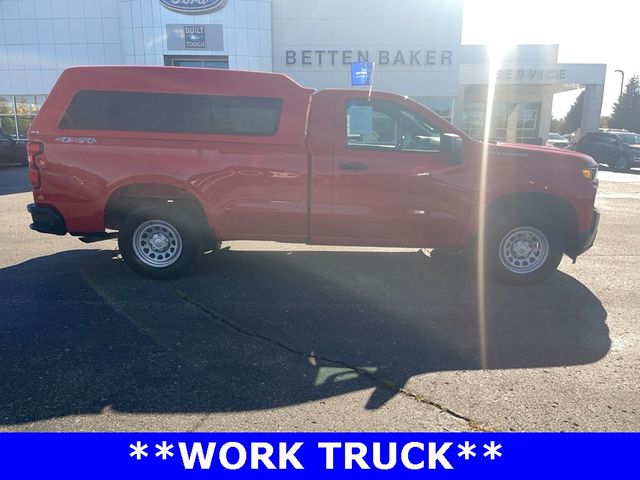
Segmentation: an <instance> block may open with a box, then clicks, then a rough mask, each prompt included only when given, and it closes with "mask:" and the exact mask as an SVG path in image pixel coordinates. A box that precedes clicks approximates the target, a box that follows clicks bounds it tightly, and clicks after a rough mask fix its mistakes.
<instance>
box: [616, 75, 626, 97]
mask: <svg viewBox="0 0 640 480" xmlns="http://www.w3.org/2000/svg"><path fill="white" fill-rule="evenodd" d="M615 73H621V74H622V78H621V79H620V97H619V98H622V90H623V88H624V70H616V71H615Z"/></svg>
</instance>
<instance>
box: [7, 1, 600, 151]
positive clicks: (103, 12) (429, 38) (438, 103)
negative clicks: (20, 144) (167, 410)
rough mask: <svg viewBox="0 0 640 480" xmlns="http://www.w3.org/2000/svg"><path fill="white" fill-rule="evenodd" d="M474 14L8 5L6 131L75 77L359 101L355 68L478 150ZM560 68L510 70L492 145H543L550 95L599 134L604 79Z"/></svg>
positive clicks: (367, 4)
mask: <svg viewBox="0 0 640 480" xmlns="http://www.w3.org/2000/svg"><path fill="white" fill-rule="evenodd" d="M463 8H464V4H463V1H462V0H448V1H446V2H445V1H442V0H397V1H395V2H389V1H388V0H349V1H345V0H314V1H310V0H90V1H89V0H87V1H85V0H0V124H1V125H2V128H3V129H4V130H5V131H6V132H7V133H9V134H11V135H14V136H16V137H25V136H26V132H27V130H28V127H29V124H30V122H31V120H32V119H33V117H34V115H35V114H36V113H37V112H38V109H39V108H40V105H41V104H42V102H43V101H44V100H45V99H46V95H47V94H48V92H49V91H50V90H51V88H52V87H53V84H54V83H55V81H56V79H57V78H58V76H59V75H60V72H61V71H62V70H63V69H64V68H66V67H68V66H71V65H120V64H127V65H172V66H182V67H199V68H225V69H239V70H256V71H269V72H271V71H273V72H282V73H285V74H287V75H289V76H291V77H292V78H294V79H295V80H297V81H298V82H299V83H301V84H302V85H304V86H308V87H313V88H316V89H321V88H330V87H339V88H344V87H348V88H351V64H352V63H354V62H375V73H374V78H373V88H374V89H377V90H386V91H391V92H395V93H399V94H402V95H408V96H410V97H412V98H414V99H415V100H416V101H418V102H420V103H422V104H424V105H426V106H428V107H429V108H431V109H432V110H434V111H435V112H437V113H438V114H440V115H441V116H443V117H444V118H446V119H447V120H449V121H451V122H452V123H454V124H455V125H456V126H458V127H459V128H461V129H462V130H464V131H466V132H467V133H468V134H470V135H472V136H474V137H477V138H480V137H481V136H482V132H483V128H484V120H485V118H484V117H485V110H486V102H487V91H488V83H489V82H488V80H489V55H488V50H487V48H486V47H485V46H479V45H462V44H461V35H462V18H463ZM557 57H558V46H557V45H520V46H517V47H514V48H513V49H511V50H510V51H509V52H508V53H507V54H506V56H505V57H504V58H503V59H502V63H501V65H500V67H499V69H498V70H497V72H493V74H494V75H495V77H494V78H495V79H496V95H495V103H494V109H493V120H492V132H491V136H492V137H493V138H495V139H498V140H507V141H517V142H526V143H538V142H543V141H545V140H546V137H547V135H548V133H549V127H550V122H551V109H552V103H553V95H554V94H555V93H558V92H562V91H567V90H574V89H578V88H584V90H585V102H584V107H583V112H582V125H581V131H582V132H583V133H584V132H588V131H592V130H595V129H597V128H598V126H599V121H600V111H601V107H602V98H603V90H604V80H605V70H606V66H605V65H603V64H567V63H558V61H557ZM257 88H258V89H259V86H257ZM359 88H362V87H359Z"/></svg>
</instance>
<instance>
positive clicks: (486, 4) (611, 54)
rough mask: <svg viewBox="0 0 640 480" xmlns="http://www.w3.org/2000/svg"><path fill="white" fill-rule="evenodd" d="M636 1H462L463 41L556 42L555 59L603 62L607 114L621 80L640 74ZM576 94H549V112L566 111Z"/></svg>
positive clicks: (639, 6) (604, 111)
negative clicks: (550, 102) (621, 78)
mask: <svg viewBox="0 0 640 480" xmlns="http://www.w3.org/2000/svg"><path fill="white" fill-rule="evenodd" d="M639 27H640V1H638V0H606V1H597V2H596V1H593V0H528V1H523V0H465V12H464V26H463V33H462V42H463V43H475V44H489V43H491V42H496V41H500V42H509V43H512V44H526V43H557V44H559V45H560V51H559V58H558V61H559V62H561V63H606V64H607V78H606V83H605V87H604V104H603V106H602V114H603V115H609V114H610V113H611V108H612V106H613V103H614V102H615V101H616V100H617V98H618V94H619V92H620V74H619V73H615V72H614V70H624V72H625V84H626V83H627V80H628V79H629V78H630V77H631V75H638V74H640V41H639V40H638V35H639V32H640V28H639ZM576 95H577V93H575V92H566V93H561V94H557V95H556V96H555V97H554V102H553V113H554V116H555V117H557V118H559V117H563V116H564V115H565V114H566V112H567V111H568V110H569V107H570V106H571V104H572V103H573V101H574V99H575V97H576Z"/></svg>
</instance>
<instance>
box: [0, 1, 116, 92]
mask: <svg viewBox="0 0 640 480" xmlns="http://www.w3.org/2000/svg"><path fill="white" fill-rule="evenodd" d="M119 17H120V14H119V11H118V0H91V1H84V0H20V1H17V0H0V94H3V95H7V94H8V95H21V94H26V93H29V94H47V93H49V90H51V88H52V87H53V84H54V83H55V81H56V80H57V78H58V76H59V75H60V72H61V71H62V70H63V69H64V68H66V67H68V66H70V65H86V64H88V65H99V64H121V63H123V52H122V42H121V37H120V19H119Z"/></svg>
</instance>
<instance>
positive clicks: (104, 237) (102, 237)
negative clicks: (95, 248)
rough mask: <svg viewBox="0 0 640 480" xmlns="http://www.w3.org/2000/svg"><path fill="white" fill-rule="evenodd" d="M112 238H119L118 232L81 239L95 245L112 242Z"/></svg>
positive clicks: (96, 234) (93, 234)
mask: <svg viewBox="0 0 640 480" xmlns="http://www.w3.org/2000/svg"><path fill="white" fill-rule="evenodd" d="M112 238H118V232H108V233H107V232H105V233H92V234H91V235H85V236H84V237H80V241H81V242H84V243H95V242H101V241H103V240H111V239H112Z"/></svg>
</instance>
